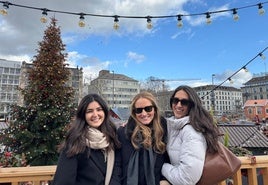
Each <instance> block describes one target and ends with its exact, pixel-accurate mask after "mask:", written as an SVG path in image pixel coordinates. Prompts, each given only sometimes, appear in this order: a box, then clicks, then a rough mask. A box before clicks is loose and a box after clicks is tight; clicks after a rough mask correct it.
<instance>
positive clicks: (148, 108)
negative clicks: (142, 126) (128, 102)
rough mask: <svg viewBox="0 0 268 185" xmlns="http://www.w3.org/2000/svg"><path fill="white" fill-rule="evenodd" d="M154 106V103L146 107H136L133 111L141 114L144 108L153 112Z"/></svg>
mask: <svg viewBox="0 0 268 185" xmlns="http://www.w3.org/2000/svg"><path fill="white" fill-rule="evenodd" d="M153 108H154V106H153V105H150V106H146V107H141V108H134V109H133V111H134V113H136V114H140V113H142V111H143V109H144V110H145V111H146V112H151V111H152V110H153Z"/></svg>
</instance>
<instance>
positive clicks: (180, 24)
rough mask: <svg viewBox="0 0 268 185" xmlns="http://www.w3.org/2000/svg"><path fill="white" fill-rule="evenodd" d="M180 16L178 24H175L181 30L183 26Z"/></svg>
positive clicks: (179, 16)
mask: <svg viewBox="0 0 268 185" xmlns="http://www.w3.org/2000/svg"><path fill="white" fill-rule="evenodd" d="M181 16H182V15H178V24H177V26H178V27H179V28H181V27H182V26H183V22H182V18H181Z"/></svg>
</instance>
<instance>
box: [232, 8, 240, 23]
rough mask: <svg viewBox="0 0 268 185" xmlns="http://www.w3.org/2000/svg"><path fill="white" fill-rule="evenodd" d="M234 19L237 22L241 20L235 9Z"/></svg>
mask: <svg viewBox="0 0 268 185" xmlns="http://www.w3.org/2000/svg"><path fill="white" fill-rule="evenodd" d="M233 19H234V20H235V21H238V19H239V16H238V14H237V10H236V9H235V8H234V9H233Z"/></svg>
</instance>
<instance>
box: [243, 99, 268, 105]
mask: <svg viewBox="0 0 268 185" xmlns="http://www.w3.org/2000/svg"><path fill="white" fill-rule="evenodd" d="M267 104H268V99H259V100H247V101H246V103H245V105H244V107H247V106H266V105H267Z"/></svg>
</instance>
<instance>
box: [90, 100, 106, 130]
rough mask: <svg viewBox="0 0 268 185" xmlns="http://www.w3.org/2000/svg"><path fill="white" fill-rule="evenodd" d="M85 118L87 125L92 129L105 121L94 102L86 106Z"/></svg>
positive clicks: (99, 108) (101, 110)
mask: <svg viewBox="0 0 268 185" xmlns="http://www.w3.org/2000/svg"><path fill="white" fill-rule="evenodd" d="M85 116H86V122H87V124H88V125H89V126H90V127H94V128H98V127H99V126H100V125H101V124H102V123H103V121H104V119H105V114H104V111H103V109H102V107H101V106H100V104H99V103H98V102H96V101H93V102H91V103H89V104H88V106H87V110H86V115H85Z"/></svg>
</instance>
